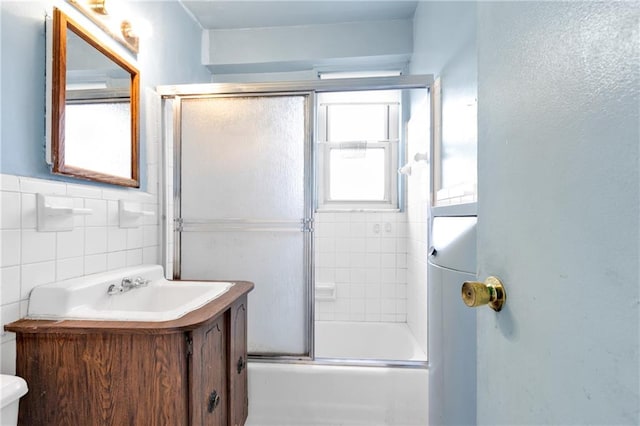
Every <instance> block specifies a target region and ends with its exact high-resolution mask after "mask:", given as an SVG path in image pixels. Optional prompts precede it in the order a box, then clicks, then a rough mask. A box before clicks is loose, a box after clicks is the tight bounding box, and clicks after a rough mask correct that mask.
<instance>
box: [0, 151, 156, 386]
mask: <svg viewBox="0 0 640 426" xmlns="http://www.w3.org/2000/svg"><path fill="white" fill-rule="evenodd" d="M156 161H157V160H156ZM157 169H158V168H157V166H156V167H155V168H154V169H153V170H149V173H151V172H153V173H156V174H157ZM153 182H156V183H155V184H154V183H152V182H149V185H148V188H149V192H148V193H146V192H141V191H137V190H130V189H121V190H118V189H103V188H101V187H96V186H86V185H81V184H67V183H61V182H52V181H47V180H42V179H34V178H25V177H19V176H13V175H0V241H1V248H0V249H1V252H0V310H1V314H0V317H1V318H2V324H1V326H2V327H3V329H2V332H1V334H2V348H1V359H0V372H1V373H5V374H15V335H14V334H13V333H8V332H4V324H6V323H9V322H12V321H15V320H17V319H19V318H21V317H24V316H25V315H26V314H27V306H28V304H27V301H28V298H29V292H30V291H31V289H32V288H33V287H35V286H37V285H41V284H47V283H50V282H54V281H59V280H65V279H69V278H75V277H79V276H83V275H88V274H92V273H96V272H104V271H107V270H112V269H118V268H123V267H125V266H134V265H139V264H142V263H152V264H157V263H158V253H159V247H158V244H159V243H158V241H159V238H158V233H159V228H158V223H159V219H158V216H157V212H158V194H157V193H158V188H157V178H154V180H153ZM36 193H43V194H56V195H64V196H69V197H73V199H74V205H75V206H76V207H85V208H91V209H93V214H91V215H89V216H76V217H75V219H74V221H75V227H74V229H73V230H72V231H60V232H39V231H38V230H37V223H36V201H35V194H36ZM119 199H126V200H130V201H136V202H140V203H142V205H143V206H144V209H145V210H151V211H153V212H155V213H156V214H155V215H154V216H149V217H145V218H144V221H143V225H141V226H140V227H139V228H130V229H121V228H119V227H118V202H117V200H119Z"/></svg>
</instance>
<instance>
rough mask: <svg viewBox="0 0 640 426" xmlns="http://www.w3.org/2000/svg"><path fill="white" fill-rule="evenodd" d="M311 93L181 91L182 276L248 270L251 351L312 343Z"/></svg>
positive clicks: (241, 275)
mask: <svg viewBox="0 0 640 426" xmlns="http://www.w3.org/2000/svg"><path fill="white" fill-rule="evenodd" d="M310 96H311V95H308V94H302V95H300V94H269V95H260V96H245V95H242V96H240V95H238V96H228V95H225V96H212V97H195V98H182V99H180V100H179V104H178V105H179V106H178V110H177V113H178V114H179V117H180V120H179V129H178V135H179V137H178V144H177V146H176V151H177V153H178V160H177V164H176V166H177V167H178V168H179V171H177V175H178V176H179V182H177V183H178V187H179V190H178V191H177V192H176V194H177V197H178V199H177V200H176V201H177V203H176V205H177V209H176V220H175V222H176V238H177V241H176V244H177V245H178V246H179V249H178V251H177V253H176V254H177V257H178V259H177V262H176V266H177V267H178V268H177V269H178V271H177V273H178V274H179V277H180V279H183V280H190V279H198V280H202V279H204V280H207V279H211V280H247V281H253V282H254V283H255V289H254V291H252V292H251V293H250V294H249V309H248V313H249V317H248V343H249V352H250V353H252V354H256V355H267V356H269V355H278V356H281V355H288V356H296V357H300V356H302V357H305V356H308V355H309V352H310V345H311V342H310V332H309V331H310V329H311V325H310V319H311V296H310V288H311V286H310V284H311V280H312V274H311V256H310V254H311V241H312V238H311V232H312V227H311V224H312V202H311V192H312V191H311V183H310V182H311V180H310V179H311V177H310V170H311V168H310V164H311V160H310V156H311V150H310V131H309V128H310V121H311V120H310V115H309V97H310Z"/></svg>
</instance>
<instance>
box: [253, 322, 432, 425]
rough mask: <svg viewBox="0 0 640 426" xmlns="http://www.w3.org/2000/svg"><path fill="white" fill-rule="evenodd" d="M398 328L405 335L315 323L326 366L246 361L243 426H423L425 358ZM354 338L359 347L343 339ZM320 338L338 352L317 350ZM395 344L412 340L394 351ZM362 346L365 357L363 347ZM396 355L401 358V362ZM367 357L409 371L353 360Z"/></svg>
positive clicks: (380, 326) (377, 326)
mask: <svg viewBox="0 0 640 426" xmlns="http://www.w3.org/2000/svg"><path fill="white" fill-rule="evenodd" d="M388 325H389V326H394V327H386V326H388ZM340 326H342V327H340ZM395 326H397V327H395ZM402 326H405V327H406V325H404V324H375V323H355V324H348V323H346V324H345V323H337V324H326V323H322V324H320V323H319V322H317V323H316V330H317V332H318V334H317V336H316V342H317V343H316V346H317V347H318V348H317V352H319V353H321V354H323V357H326V358H321V357H317V359H316V361H311V362H305V363H269V362H261V361H250V362H249V364H248V371H249V418H248V419H247V423H246V426H276V425H277V426H350V425H361V426H365V425H366V426H419V425H426V424H427V421H428V401H429V398H428V382H429V379H428V370H427V369H426V361H424V360H426V357H425V356H424V353H423V352H422V351H421V350H420V349H419V348H417V349H416V346H417V345H414V344H415V341H413V336H411V334H410V333H408V334H403V333H401V332H398V331H407V332H408V330H405V329H403V327H402ZM376 329H377V330H378V333H377V332H376ZM394 330H395V331H396V332H395V333H391V335H392V336H393V337H392V338H393V339H395V340H397V341H394V342H386V343H383V344H380V340H381V339H380V338H381V337H382V336H383V335H386V334H387V333H388V332H392V331H394ZM353 331H357V332H358V333H359V334H358V336H359V337H361V339H360V345H362V346H359V347H356V345H353V344H352V343H353V339H350V338H349V332H353ZM323 335H325V337H328V336H332V339H330V341H331V342H332V343H336V345H333V346H330V347H325V348H324V349H323V348H322V346H321V345H322V344H324V343H328V342H327V341H326V340H324V338H323ZM400 336H403V337H404V338H408V337H411V339H410V340H409V341H405V342H402V343H400V339H401V337H400ZM386 337H389V336H386ZM366 343H369V349H370V351H368V352H367V350H366V349H367V348H366V347H364V346H363V345H364V344H366ZM396 343H399V344H398V345H396ZM334 346H336V347H334ZM340 347H342V349H349V350H351V349H353V350H354V351H352V352H350V353H346V352H341V353H340V354H339V353H338V352H335V351H334V350H333V349H336V350H338V349H339V348H340ZM399 347H402V348H405V349H407V350H406V351H405V353H402V354H401V353H399V352H398V350H397V349H398V348H399ZM328 349H331V350H328ZM355 349H358V350H357V351H356V350H355ZM367 353H368V354H371V355H374V356H376V357H377V360H396V361H397V360H401V359H405V360H412V361H413V363H412V362H408V363H405V364H404V367H411V368H403V367H402V366H401V364H403V363H402V362H399V361H398V362H386V361H375V360H371V356H370V355H368V356H367V358H369V359H368V360H361V359H360V358H359V357H361V356H362V355H363V354H367ZM338 358H344V361H340V360H339V359H338ZM358 362H361V363H362V365H358ZM345 364H348V365H345ZM391 364H397V365H391Z"/></svg>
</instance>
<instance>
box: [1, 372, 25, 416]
mask: <svg viewBox="0 0 640 426" xmlns="http://www.w3.org/2000/svg"><path fill="white" fill-rule="evenodd" d="M27 390H28V389H27V382H25V381H24V379H23V378H21V377H17V376H8V375H6V374H0V426H16V425H17V424H18V403H19V402H20V398H21V397H22V396H23V395H24V394H25V393H27Z"/></svg>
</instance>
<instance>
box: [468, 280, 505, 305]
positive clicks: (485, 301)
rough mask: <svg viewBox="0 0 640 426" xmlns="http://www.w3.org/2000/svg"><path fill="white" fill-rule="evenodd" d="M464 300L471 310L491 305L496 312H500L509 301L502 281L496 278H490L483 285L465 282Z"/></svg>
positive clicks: (475, 282)
mask: <svg viewBox="0 0 640 426" xmlns="http://www.w3.org/2000/svg"><path fill="white" fill-rule="evenodd" d="M462 300H463V301H464V304H465V305H467V306H469V307H471V308H475V307H477V306H482V305H489V307H490V308H491V309H493V310H494V311H496V312H500V309H502V305H504V303H505V302H506V300H507V293H506V292H505V291H504V286H503V285H502V281H500V280H499V279H498V278H496V277H488V278H487V279H486V280H485V281H484V282H483V283H481V282H477V281H465V283H464V284H462Z"/></svg>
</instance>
